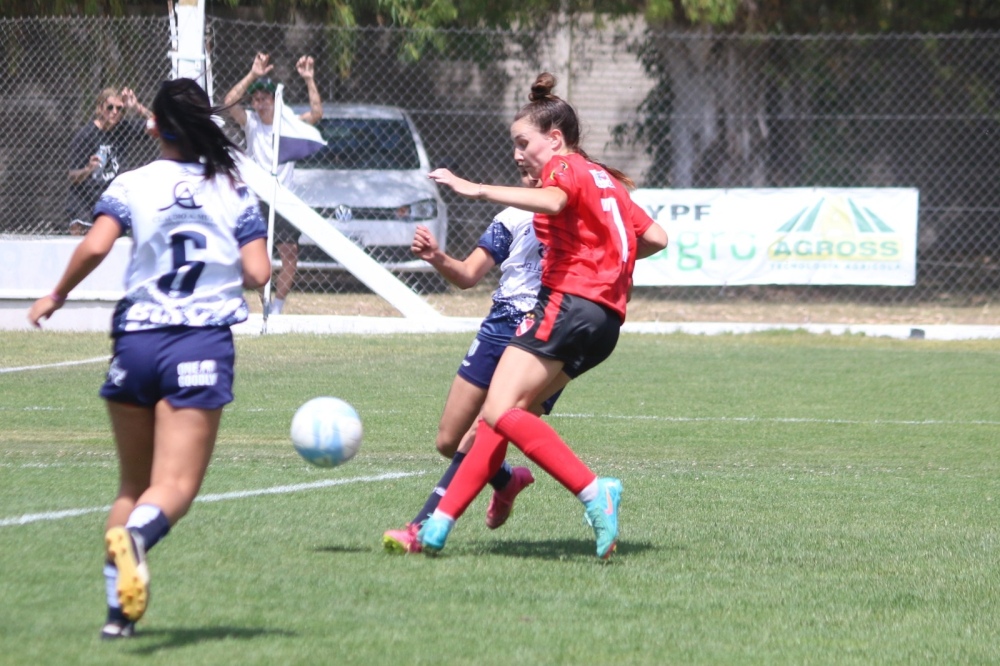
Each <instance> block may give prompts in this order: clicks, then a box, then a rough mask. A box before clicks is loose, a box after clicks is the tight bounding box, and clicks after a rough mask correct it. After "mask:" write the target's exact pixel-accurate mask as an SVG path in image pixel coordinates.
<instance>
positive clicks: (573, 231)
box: [535, 153, 653, 322]
mask: <svg viewBox="0 0 1000 666" xmlns="http://www.w3.org/2000/svg"><path fill="white" fill-rule="evenodd" d="M550 186H554V187H558V188H559V189H561V190H563V191H564V192H565V193H566V196H567V197H569V200H568V201H567V202H566V206H565V208H563V210H562V212H560V213H558V214H557V215H543V214H541V213H537V214H536V215H535V235H536V236H538V240H539V241H541V242H542V244H543V245H545V257H544V258H543V259H542V284H543V285H545V286H546V287H549V288H550V289H552V290H553V291H559V292H563V293H566V294H573V295H574V296H582V297H583V298H586V299H587V300H590V301H594V302H595V303H600V304H601V305H604V306H607V307H609V308H611V309H612V310H614V311H615V312H617V313H618V316H619V317H621V320H622V321H623V322H624V321H625V303H626V301H627V300H628V291H629V285H630V284H631V283H632V269H633V268H635V256H636V249H637V244H636V237H637V236H641V235H642V234H644V233H645V232H646V230H647V229H649V227H650V225H651V224H653V220H652V218H650V217H649V215H647V214H646V213H645V211H643V210H642V208H640V207H639V206H636V205H635V204H633V203H632V197H630V196H629V193H628V189H627V188H626V187H625V186H624V185H622V184H621V183H620V182H619V181H617V180H615V179H614V178H613V177H612V176H611V175H610V174H609V173H608V172H607V171H605V170H604V169H603V168H602V167H600V166H598V165H597V164H594V163H593V162H590V161H588V160H586V159H584V157H582V156H581V155H579V154H578V153H571V154H569V155H556V156H555V157H553V158H552V159H551V160H549V162H548V164H546V165H545V168H544V169H543V170H542V187H550Z"/></svg>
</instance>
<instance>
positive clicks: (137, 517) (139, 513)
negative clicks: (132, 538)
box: [125, 504, 163, 528]
mask: <svg viewBox="0 0 1000 666" xmlns="http://www.w3.org/2000/svg"><path fill="white" fill-rule="evenodd" d="M161 513H163V512H162V511H160V507H158V506H156V505H153V504H140V505H139V506H137V507H135V508H134V509H132V513H130V514H129V515H128V520H127V521H126V522H125V527H127V528H140V527H145V526H146V525H148V524H149V523H151V522H153V520H154V519H155V518H156V517H157V516H159V515H160V514H161Z"/></svg>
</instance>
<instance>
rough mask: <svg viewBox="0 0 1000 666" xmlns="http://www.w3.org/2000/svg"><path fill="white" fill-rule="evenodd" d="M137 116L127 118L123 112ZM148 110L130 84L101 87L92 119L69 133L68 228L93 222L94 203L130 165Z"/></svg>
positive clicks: (80, 230) (77, 230)
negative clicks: (72, 132) (133, 145)
mask: <svg viewBox="0 0 1000 666" xmlns="http://www.w3.org/2000/svg"><path fill="white" fill-rule="evenodd" d="M130 113H131V114H134V115H137V116H140V117H141V119H127V118H126V117H125V116H126V115H127V114H130ZM151 115H152V113H151V112H150V110H149V109H147V108H146V107H145V106H143V105H142V104H140V103H139V101H138V100H137V99H136V96H135V93H134V92H132V89H131V88H122V89H121V90H120V91H119V90H118V89H116V88H105V89H104V90H102V91H101V92H100V94H99V95H98V96H97V104H96V106H95V107H94V119H93V121H91V122H89V123H87V124H86V125H84V126H83V127H81V128H80V129H79V130H77V132H76V134H74V135H73V140H72V141H71V142H70V146H69V159H68V164H69V197H68V200H67V204H66V212H67V214H68V215H69V220H70V222H69V232H70V233H71V234H73V235H75V236H79V235H82V234H84V233H86V231H87V229H88V228H89V227H90V226H91V224H92V223H93V216H92V215H93V209H94V204H96V203H97V200H98V198H100V196H101V193H102V192H104V190H105V188H106V187H107V186H108V183H110V182H111V181H112V180H114V178H115V176H117V175H118V174H119V173H121V172H122V171H125V170H127V169H129V168H131V166H132V165H131V164H130V163H129V157H130V149H131V146H132V144H134V143H135V142H137V141H139V140H140V139H141V138H142V137H143V136H144V134H145V129H146V119H148V118H149V117H150V116H151Z"/></svg>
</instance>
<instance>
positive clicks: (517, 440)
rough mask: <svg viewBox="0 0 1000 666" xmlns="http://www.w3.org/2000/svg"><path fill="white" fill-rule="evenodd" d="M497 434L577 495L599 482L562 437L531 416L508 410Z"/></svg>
mask: <svg viewBox="0 0 1000 666" xmlns="http://www.w3.org/2000/svg"><path fill="white" fill-rule="evenodd" d="M496 431H497V432H498V433H500V435H501V436H503V437H506V438H507V439H509V440H510V441H511V442H513V443H514V446H516V447H517V448H519V449H521V451H523V452H524V455H526V456H528V458H530V459H531V460H532V461H533V462H534V463H536V464H537V465H538V466H539V467H541V468H542V469H544V470H545V471H546V472H548V473H549V475H551V476H552V478H554V479H555V480H556V481H558V482H559V483H561V484H563V485H564V486H565V487H566V489H567V490H569V491H570V492H571V493H573V494H574V495H578V494H580V491H582V490H583V489H584V488H586V487H587V486H588V485H589V484H590V483H591V482H592V481H593V480H594V479H596V478H597V475H596V474H594V473H593V472H592V471H590V468H589V467H587V466H586V465H584V464H583V461H582V460H580V459H579V458H577V457H576V454H575V453H573V450H572V449H571V448H569V446H567V445H566V442H564V441H563V440H562V438H561V437H560V436H559V434H558V433H557V432H556V431H555V430H553V429H552V428H551V427H550V426H549V424H547V423H546V422H545V421H543V420H541V419H540V418H538V417H537V416H535V415H534V414H532V413H531V412H527V411H525V410H523V409H519V408H517V407H515V408H514V409H509V410H507V411H506V412H504V413H503V416H501V417H500V418H499V419H497V424H496ZM477 441H478V440H477Z"/></svg>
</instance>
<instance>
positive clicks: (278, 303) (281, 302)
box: [267, 298, 285, 314]
mask: <svg viewBox="0 0 1000 666" xmlns="http://www.w3.org/2000/svg"><path fill="white" fill-rule="evenodd" d="M284 307H285V299H283V298H273V299H271V309H270V310H268V312H267V313H268V314H281V310H282V309H283V308H284Z"/></svg>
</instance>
